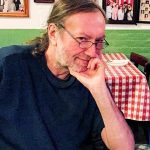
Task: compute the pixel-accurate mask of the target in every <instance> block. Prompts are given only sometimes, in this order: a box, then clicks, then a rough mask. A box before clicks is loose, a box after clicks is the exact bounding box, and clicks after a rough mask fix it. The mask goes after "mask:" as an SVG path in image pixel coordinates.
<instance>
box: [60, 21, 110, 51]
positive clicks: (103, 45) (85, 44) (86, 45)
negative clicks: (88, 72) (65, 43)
mask: <svg viewBox="0 0 150 150" xmlns="http://www.w3.org/2000/svg"><path fill="white" fill-rule="evenodd" d="M59 25H60V26H61V27H62V28H63V29H64V30H65V31H66V32H67V33H68V34H69V35H70V36H71V37H72V38H73V39H74V40H75V41H76V42H77V43H78V44H79V47H80V48H82V49H88V48H90V47H91V46H92V45H93V44H95V46H96V48H97V49H100V50H101V49H105V48H106V47H107V46H109V43H108V42H107V41H106V40H105V39H103V40H102V41H99V42H95V43H93V42H91V41H88V40H87V41H78V40H77V39H76V38H75V37H74V36H73V35H72V34H71V33H70V32H69V31H68V30H67V29H66V28H65V27H64V26H63V25H62V24H59Z"/></svg>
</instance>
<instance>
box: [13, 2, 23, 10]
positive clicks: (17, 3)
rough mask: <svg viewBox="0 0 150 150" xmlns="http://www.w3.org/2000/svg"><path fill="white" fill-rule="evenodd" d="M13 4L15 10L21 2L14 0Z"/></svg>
mask: <svg viewBox="0 0 150 150" xmlns="http://www.w3.org/2000/svg"><path fill="white" fill-rule="evenodd" d="M14 4H15V6H16V10H19V5H20V4H21V2H20V0H14Z"/></svg>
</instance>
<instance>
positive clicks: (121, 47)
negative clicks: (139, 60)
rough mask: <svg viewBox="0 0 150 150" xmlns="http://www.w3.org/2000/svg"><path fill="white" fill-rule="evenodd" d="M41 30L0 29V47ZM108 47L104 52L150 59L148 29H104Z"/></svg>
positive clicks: (29, 38) (34, 35) (37, 33)
mask: <svg viewBox="0 0 150 150" xmlns="http://www.w3.org/2000/svg"><path fill="white" fill-rule="evenodd" d="M42 32H43V30H38V29H36V30H32V29H31V30H30V29H24V30H22V29H21V30H19V29H16V30H12V29H9V30H8V29H7V30H4V29H1V30H0V47H3V46H7V45H12V44H25V42H27V41H28V40H31V39H33V38H34V37H36V36H40V35H41V34H42ZM106 39H107V41H108V42H109V44H110V45H109V47H107V48H106V50H105V52H123V53H125V54H126V55H127V56H129V55H130V53H131V52H132V51H133V52H137V53H139V54H142V55H144V56H146V57H147V58H149V59H150V30H106Z"/></svg>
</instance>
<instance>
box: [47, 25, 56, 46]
mask: <svg viewBox="0 0 150 150" xmlns="http://www.w3.org/2000/svg"><path fill="white" fill-rule="evenodd" d="M47 30H48V37H49V41H50V43H51V44H52V45H56V44H57V40H56V37H57V30H58V29H57V27H56V25H55V24H54V23H50V24H49V25H48V29H47Z"/></svg>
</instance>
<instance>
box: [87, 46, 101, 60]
mask: <svg viewBox="0 0 150 150" xmlns="http://www.w3.org/2000/svg"><path fill="white" fill-rule="evenodd" d="M85 54H86V55H88V56H90V57H91V58H96V57H98V56H99V55H100V50H99V51H98V50H97V48H96V45H95V44H93V45H92V46H91V47H90V48H88V49H87V50H86V51H85Z"/></svg>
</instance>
